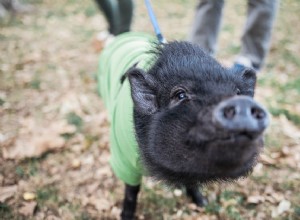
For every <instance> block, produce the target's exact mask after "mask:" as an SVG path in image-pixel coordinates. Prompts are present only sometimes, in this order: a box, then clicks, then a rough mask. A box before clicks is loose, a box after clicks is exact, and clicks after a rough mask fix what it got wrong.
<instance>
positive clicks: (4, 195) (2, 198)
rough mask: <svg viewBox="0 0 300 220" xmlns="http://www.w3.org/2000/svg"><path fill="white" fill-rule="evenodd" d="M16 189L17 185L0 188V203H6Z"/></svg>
mask: <svg viewBox="0 0 300 220" xmlns="http://www.w3.org/2000/svg"><path fill="white" fill-rule="evenodd" d="M17 189H18V186H17V185H13V186H5V187H0V202H6V201H7V200H8V199H10V198H11V197H13V196H14V195H15V193H16V192H17Z"/></svg>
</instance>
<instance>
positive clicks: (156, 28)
mask: <svg viewBox="0 0 300 220" xmlns="http://www.w3.org/2000/svg"><path fill="white" fill-rule="evenodd" d="M145 4H146V7H147V11H148V15H149V17H150V20H151V23H152V26H153V28H154V31H155V34H156V37H157V39H158V41H159V42H160V43H161V44H164V43H167V41H166V39H165V38H164V36H163V35H162V33H161V31H160V28H159V26H158V22H157V20H156V17H155V14H154V12H153V9H152V6H151V3H150V0H145Z"/></svg>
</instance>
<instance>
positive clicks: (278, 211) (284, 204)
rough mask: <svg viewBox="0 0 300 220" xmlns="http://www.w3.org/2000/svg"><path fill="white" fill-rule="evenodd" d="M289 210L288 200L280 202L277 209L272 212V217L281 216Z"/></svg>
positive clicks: (289, 203)
mask: <svg viewBox="0 0 300 220" xmlns="http://www.w3.org/2000/svg"><path fill="white" fill-rule="evenodd" d="M290 208H291V202H290V201H288V200H282V201H281V202H280V203H279V205H278V206H277V208H275V209H273V210H272V217H273V218H276V217H278V216H280V215H282V214H283V213H284V212H286V211H288V210H289V209H290Z"/></svg>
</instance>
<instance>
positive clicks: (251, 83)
mask: <svg viewBox="0 0 300 220" xmlns="http://www.w3.org/2000/svg"><path fill="white" fill-rule="evenodd" d="M235 74H237V75H238V76H240V79H239V83H238V84H239V90H240V92H241V94H242V95H248V96H252V97H253V96H254V90H255V84H256V71H255V70H254V69H252V68H245V69H243V70H240V71H238V72H236V73H235Z"/></svg>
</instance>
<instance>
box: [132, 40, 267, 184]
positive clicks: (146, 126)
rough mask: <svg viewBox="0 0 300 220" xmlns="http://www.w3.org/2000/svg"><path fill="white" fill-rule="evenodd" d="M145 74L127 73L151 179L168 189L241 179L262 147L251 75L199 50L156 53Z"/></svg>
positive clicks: (187, 47) (262, 118) (263, 116)
mask: <svg viewBox="0 0 300 220" xmlns="http://www.w3.org/2000/svg"><path fill="white" fill-rule="evenodd" d="M156 57H157V59H156V62H155V63H154V65H153V66H152V67H151V68H150V69H149V70H148V71H147V72H145V71H144V70H141V69H138V68H135V67H133V68H132V69H130V70H129V71H128V72H127V76H128V78H129V81H130V85H131V95H132V99H133V102H134V122H135V129H136V135H137V141H138V144H139V150H140V153H141V155H142V162H143V164H144V165H145V168H146V170H147V171H148V172H149V174H150V175H151V176H153V177H155V178H156V179H158V180H163V181H166V182H167V183H171V184H174V185H181V184H182V185H194V184H198V183H206V182H210V181H218V180H221V181H223V180H232V179H236V178H238V177H241V176H245V175H247V174H248V173H249V172H250V171H251V170H252V168H253V166H254V165H255V163H256V158H257V156H258V154H259V152H260V149H261V148H262V147H263V139H262V133H263V131H264V129H265V128H266V127H267V125H268V115H267V112H266V111H265V110H264V109H263V107H261V106H260V105H259V104H258V103H256V102H255V101H254V100H253V95H254V89H255V83H256V73H255V72H254V71H253V70H252V69H244V70H241V71H235V72H234V71H233V70H230V69H226V68H224V67H222V66H221V65H220V64H219V63H218V62H217V61H216V60H215V59H213V58H212V57H211V56H209V55H207V54H206V53H204V52H203V51H202V50H201V49H200V48H199V47H197V46H195V45H192V44H190V43H187V42H173V43H169V44H166V45H164V46H163V47H158V49H157V50H156Z"/></svg>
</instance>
